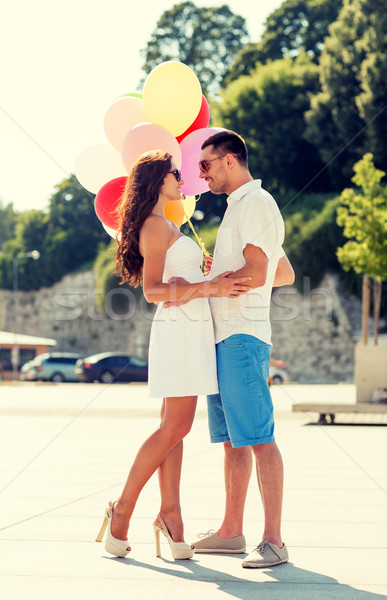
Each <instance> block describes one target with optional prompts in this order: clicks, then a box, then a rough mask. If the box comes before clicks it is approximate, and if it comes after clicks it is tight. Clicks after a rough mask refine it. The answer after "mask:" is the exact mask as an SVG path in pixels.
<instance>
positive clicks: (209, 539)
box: [191, 529, 246, 554]
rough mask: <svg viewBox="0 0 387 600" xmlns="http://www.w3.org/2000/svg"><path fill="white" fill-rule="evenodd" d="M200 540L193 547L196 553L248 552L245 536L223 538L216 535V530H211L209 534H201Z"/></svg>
mask: <svg viewBox="0 0 387 600" xmlns="http://www.w3.org/2000/svg"><path fill="white" fill-rule="evenodd" d="M198 538H199V539H198V540H196V542H193V544H192V546H191V547H192V548H193V549H194V550H195V553H196V552H198V553H202V554H243V553H244V552H245V550H246V540H245V536H244V535H238V536H237V537H234V538H222V537H220V536H219V535H218V534H217V533H216V531H215V529H210V531H207V533H199V535H198Z"/></svg>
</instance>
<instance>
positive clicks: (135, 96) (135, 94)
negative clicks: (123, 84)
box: [120, 92, 142, 100]
mask: <svg viewBox="0 0 387 600" xmlns="http://www.w3.org/2000/svg"><path fill="white" fill-rule="evenodd" d="M125 96H133V98H140V100H142V94H137V93H136V92H132V93H131V94H121V96H120V98H124V97H125Z"/></svg>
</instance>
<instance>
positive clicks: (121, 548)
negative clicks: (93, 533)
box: [95, 502, 130, 558]
mask: <svg viewBox="0 0 387 600" xmlns="http://www.w3.org/2000/svg"><path fill="white" fill-rule="evenodd" d="M112 517H113V503H112V502H109V506H108V508H107V509H106V512H105V518H104V520H103V523H102V527H101V529H100V532H99V534H98V535H97V539H96V540H95V541H96V542H102V540H103V536H104V533H105V531H106V528H107V534H106V541H105V550H106V552H109V554H114V556H119V557H120V558H125V556H126V555H127V554H129V552H130V548H129V542H128V540H118V539H117V538H115V537H113V536H112V530H111V526H112ZM128 548H129V550H128Z"/></svg>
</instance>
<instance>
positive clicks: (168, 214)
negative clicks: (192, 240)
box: [164, 200, 184, 227]
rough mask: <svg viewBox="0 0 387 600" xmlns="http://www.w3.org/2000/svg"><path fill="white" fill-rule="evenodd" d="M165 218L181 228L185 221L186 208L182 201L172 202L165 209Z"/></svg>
mask: <svg viewBox="0 0 387 600" xmlns="http://www.w3.org/2000/svg"><path fill="white" fill-rule="evenodd" d="M164 214H165V218H166V219H168V221H172V222H173V223H176V225H177V226H178V227H181V226H182V224H183V221H184V206H183V203H182V201H181V200H170V201H169V202H167V203H166V205H165V209H164Z"/></svg>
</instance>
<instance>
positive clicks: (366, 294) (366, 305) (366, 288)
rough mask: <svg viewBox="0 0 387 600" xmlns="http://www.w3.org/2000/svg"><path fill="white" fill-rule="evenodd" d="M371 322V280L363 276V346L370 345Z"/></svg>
mask: <svg viewBox="0 0 387 600" xmlns="http://www.w3.org/2000/svg"><path fill="white" fill-rule="evenodd" d="M369 321H370V279H369V277H368V275H363V293H362V316H361V325H362V332H363V345H364V346H367V343H368V328H369Z"/></svg>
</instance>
